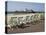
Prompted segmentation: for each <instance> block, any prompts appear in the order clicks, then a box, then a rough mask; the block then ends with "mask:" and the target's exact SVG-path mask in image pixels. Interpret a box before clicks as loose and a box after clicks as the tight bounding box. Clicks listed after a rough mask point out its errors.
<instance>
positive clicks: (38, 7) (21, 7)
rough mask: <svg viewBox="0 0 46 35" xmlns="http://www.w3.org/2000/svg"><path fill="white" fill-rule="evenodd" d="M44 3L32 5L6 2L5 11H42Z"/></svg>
mask: <svg viewBox="0 0 46 35" xmlns="http://www.w3.org/2000/svg"><path fill="white" fill-rule="evenodd" d="M44 6H45V5H44V3H33V2H17V1H16V2H15V1H8V2H7V11H16V10H18V11H23V10H25V8H27V9H29V10H31V9H32V10H34V11H44V10H45V7H44Z"/></svg>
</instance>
